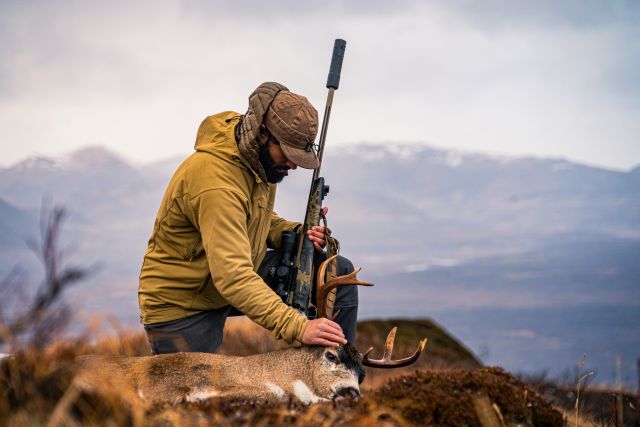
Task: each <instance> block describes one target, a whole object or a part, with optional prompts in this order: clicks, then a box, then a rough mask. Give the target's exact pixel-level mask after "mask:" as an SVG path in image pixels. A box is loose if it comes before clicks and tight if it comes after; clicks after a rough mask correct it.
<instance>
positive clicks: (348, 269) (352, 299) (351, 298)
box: [335, 255, 358, 308]
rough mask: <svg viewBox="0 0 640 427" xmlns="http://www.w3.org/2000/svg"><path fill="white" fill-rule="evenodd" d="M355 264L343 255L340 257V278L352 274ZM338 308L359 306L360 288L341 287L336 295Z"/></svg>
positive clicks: (353, 286)
mask: <svg viewBox="0 0 640 427" xmlns="http://www.w3.org/2000/svg"><path fill="white" fill-rule="evenodd" d="M353 270H354V267H353V263H352V262H351V261H350V260H349V259H348V258H345V257H343V256H342V255H338V276H343V275H345V274H349V273H352V272H353ZM335 306H336V308H340V307H357V306H358V286H356V285H350V286H340V287H338V291H337V293H336V304H335Z"/></svg>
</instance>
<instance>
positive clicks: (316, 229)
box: [307, 207, 329, 252]
mask: <svg viewBox="0 0 640 427" xmlns="http://www.w3.org/2000/svg"><path fill="white" fill-rule="evenodd" d="M322 209H323V210H324V214H325V215H326V214H327V212H329V208H327V207H324V208H322ZM325 234H326V229H325V227H323V226H322V225H315V226H313V227H311V229H310V230H308V231H307V237H308V238H309V240H311V243H313V247H314V248H316V251H318V252H322V251H323V250H324V245H325V244H326V242H325V239H324V235H325Z"/></svg>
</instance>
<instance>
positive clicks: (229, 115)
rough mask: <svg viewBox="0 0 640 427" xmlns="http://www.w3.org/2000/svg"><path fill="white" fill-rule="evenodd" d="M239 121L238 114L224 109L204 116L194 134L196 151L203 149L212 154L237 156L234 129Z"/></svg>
mask: <svg viewBox="0 0 640 427" xmlns="http://www.w3.org/2000/svg"><path fill="white" fill-rule="evenodd" d="M239 121H240V114H238V113H236V112H234V111H225V112H223V113H218V114H214V115H213V116H209V117H207V118H205V119H204V120H203V121H202V123H200V127H199V128H198V134H197V135H196V144H195V149H196V151H204V152H207V153H210V154H213V155H216V156H217V155H221V154H222V155H224V154H228V155H236V156H239V155H240V152H239V151H238V145H237V144H236V139H235V134H234V130H235V128H236V126H237V125H238V122H239Z"/></svg>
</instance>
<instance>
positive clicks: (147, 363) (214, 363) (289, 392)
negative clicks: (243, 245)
mask: <svg viewBox="0 0 640 427" xmlns="http://www.w3.org/2000/svg"><path fill="white" fill-rule="evenodd" d="M335 258H336V256H333V257H330V258H328V259H327V260H326V261H324V262H323V263H322V264H321V265H320V267H319V268H318V271H317V290H316V295H317V298H316V301H317V304H318V306H317V312H318V316H319V317H326V318H331V319H334V318H335V317H336V316H337V314H338V313H337V312H336V313H334V314H332V313H330V311H331V308H330V306H331V301H330V296H331V295H332V294H333V295H335V293H334V292H333V290H334V289H335V288H337V287H338V286H354V285H355V286H373V284H371V283H368V282H364V281H361V280H360V279H358V278H357V273H359V272H360V271H361V269H360V268H358V269H356V270H355V271H353V272H352V273H349V274H346V275H344V276H338V277H334V278H331V279H329V280H328V281H326V280H325V277H326V270H327V268H328V266H329V264H330V263H332V262H335ZM396 331H397V328H396V327H394V328H393V329H392V330H391V331H390V332H389V334H388V336H387V339H386V343H385V350H384V354H383V356H382V358H381V359H371V358H370V356H369V354H370V353H371V352H372V351H373V347H371V348H369V349H368V350H367V351H365V352H364V353H359V352H358V351H357V350H356V348H355V347H354V346H353V345H351V344H349V343H347V344H344V345H342V346H340V347H338V348H331V347H323V346H308V345H303V346H301V347H292V348H287V349H284V350H276V351H271V352H267V353H262V354H256V355H252V356H228V355H220V354H211V353H189V352H180V353H171V354H161V355H154V356H140V357H128V356H81V357H80V358H79V360H78V362H79V365H80V367H79V371H78V373H77V375H76V376H75V378H74V380H73V382H72V384H71V386H70V387H69V388H68V390H67V391H66V392H65V394H64V395H63V397H62V398H61V399H60V401H59V403H58V404H57V406H56V408H55V410H54V412H53V414H52V417H51V419H50V423H49V424H48V425H50V426H54V425H60V424H63V422H62V421H63V420H64V419H65V414H66V413H67V412H68V410H69V408H70V406H71V405H72V404H73V402H74V401H75V400H76V399H77V398H78V396H79V395H80V394H81V393H82V392H100V391H101V390H105V389H107V390H108V389H112V390H118V391H119V393H121V394H122V396H130V397H131V398H132V399H134V400H137V401H138V403H140V404H141V405H136V406H137V407H141V406H142V407H149V406H150V405H153V404H156V403H166V402H168V403H171V404H179V403H182V402H198V401H205V400H209V399H212V398H229V399H247V400H256V401H264V402H279V401H287V400H294V401H299V402H302V403H303V404H312V403H316V402H321V401H328V400H332V399H339V398H342V397H352V398H357V397H359V396H360V388H359V386H360V384H361V383H362V381H363V380H364V376H365V371H364V366H369V367H375V368H387V369H388V368H398V367H402V366H408V365H410V364H412V363H414V362H415V361H416V360H417V359H418V357H419V356H420V354H421V353H422V352H423V351H424V348H425V346H426V343H427V339H426V338H424V339H423V340H421V341H420V343H419V344H418V348H417V349H416V350H415V352H414V353H413V354H412V355H411V356H409V357H406V358H403V359H396V360H392V359H391V356H392V352H393V346H394V341H395V336H396Z"/></svg>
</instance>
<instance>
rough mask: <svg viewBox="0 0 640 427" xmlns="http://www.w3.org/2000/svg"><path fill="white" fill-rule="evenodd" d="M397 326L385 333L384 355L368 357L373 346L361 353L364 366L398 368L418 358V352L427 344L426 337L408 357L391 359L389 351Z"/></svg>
mask: <svg viewBox="0 0 640 427" xmlns="http://www.w3.org/2000/svg"><path fill="white" fill-rule="evenodd" d="M397 330H398V327H396V326H394V327H393V329H391V331H390V332H389V335H387V342H386V343H385V345H384V355H383V356H382V359H380V360H375V359H369V353H371V352H372V351H373V347H370V348H369V349H368V350H367V351H365V352H364V354H363V355H362V364H363V365H365V366H371V367H373V368H400V367H402V366H408V365H411V364H412V363H413V362H415V361H416V360H418V357H420V353H422V352H423V350H424V347H425V346H426V345H427V339H426V338H424V339H423V340H422V341H420V344H418V349H417V350H416V351H415V353H413V354H412V355H411V356H409V357H405V358H404V359H398V360H391V353H393V342H394V341H395V339H396V331H397Z"/></svg>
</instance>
